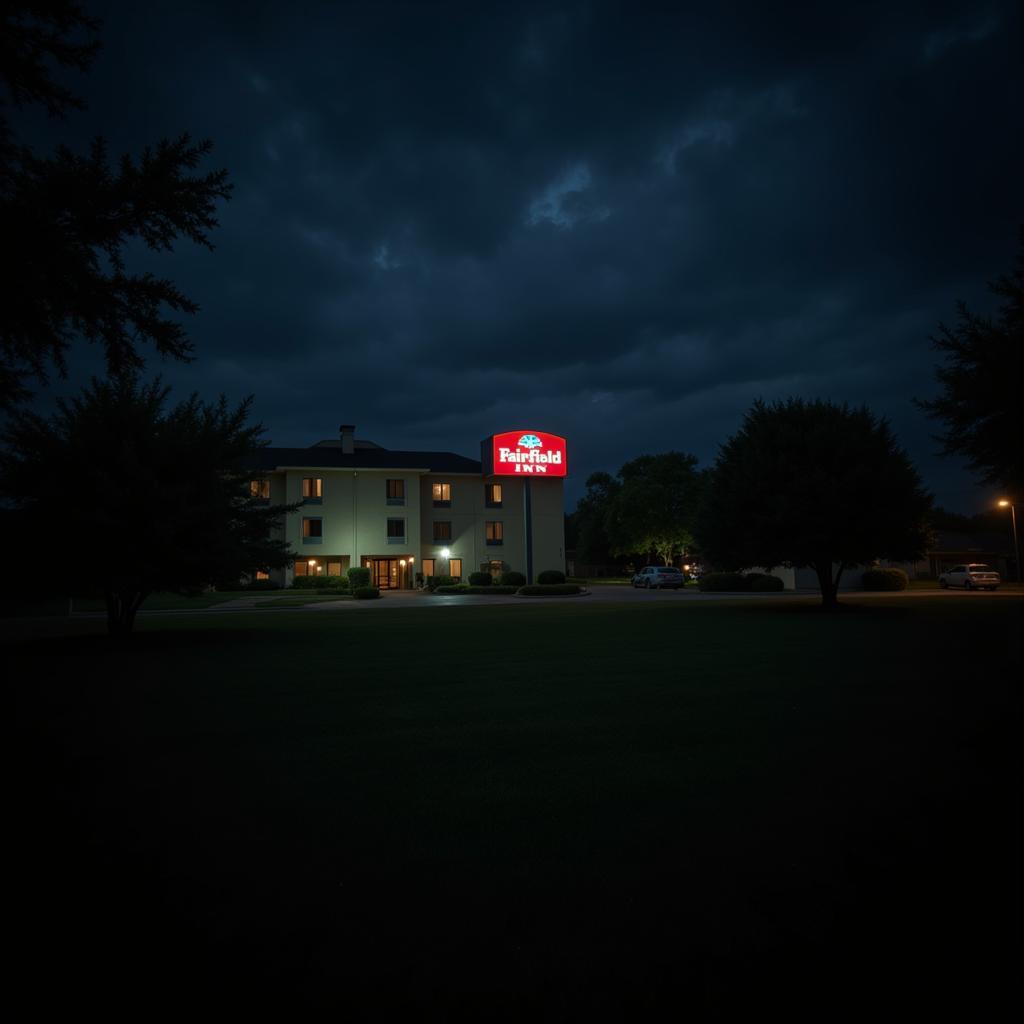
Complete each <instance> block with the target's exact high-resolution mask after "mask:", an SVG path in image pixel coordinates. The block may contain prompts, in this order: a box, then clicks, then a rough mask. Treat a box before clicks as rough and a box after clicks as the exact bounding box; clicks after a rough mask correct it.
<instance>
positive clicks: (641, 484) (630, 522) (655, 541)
mask: <svg viewBox="0 0 1024 1024" xmlns="http://www.w3.org/2000/svg"><path fill="white" fill-rule="evenodd" d="M696 466H697V459H696V457H695V456H693V455H687V454H686V453H685V452H664V453H662V454H661V455H641V456H639V457H638V458H636V459H633V460H632V461H630V462H627V463H626V464H625V465H624V466H623V467H622V468H621V469H620V470H619V474H618V475H619V485H618V487H617V488H616V490H615V494H614V495H613V496H612V497H611V500H610V501H609V504H608V514H607V519H606V529H607V531H608V536H609V539H610V541H611V547H612V551H613V553H615V554H618V555H625V554H629V553H631V552H644V553H648V552H653V553H654V554H655V555H656V556H657V557H658V558H660V559H661V560H662V561H663V562H664V564H665V565H671V564H672V561H673V559H674V558H675V556H676V555H678V554H683V553H684V552H685V551H686V549H687V548H689V547H691V546H692V545H693V528H694V521H695V517H696V514H697V505H698V498H699V494H700V481H701V477H700V474H699V473H698V472H697V469H696Z"/></svg>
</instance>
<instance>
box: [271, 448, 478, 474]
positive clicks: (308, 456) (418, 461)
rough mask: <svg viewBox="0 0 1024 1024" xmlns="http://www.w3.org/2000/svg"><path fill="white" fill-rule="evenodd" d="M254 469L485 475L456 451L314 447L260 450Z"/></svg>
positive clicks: (473, 463) (476, 462)
mask: <svg viewBox="0 0 1024 1024" xmlns="http://www.w3.org/2000/svg"><path fill="white" fill-rule="evenodd" d="M251 465H252V468H253V469H262V470H267V471H270V470H274V469H289V468H292V467H299V466H318V467H321V468H324V469H422V470H424V471H426V472H429V473H475V474H480V473H482V472H483V467H482V466H481V465H480V462H479V461H478V460H477V459H467V458H466V457H465V456H464V455H456V454H455V453H454V452H409V451H388V450H387V449H385V448H364V449H356V451H355V452H353V453H352V454H351V455H345V454H344V453H343V452H342V451H341V449H340V448H334V447H328V446H326V445H314V446H313V447H311V448H261V449H260V450H259V451H258V452H257V453H256V455H255V457H254V459H253V461H252V463H251Z"/></svg>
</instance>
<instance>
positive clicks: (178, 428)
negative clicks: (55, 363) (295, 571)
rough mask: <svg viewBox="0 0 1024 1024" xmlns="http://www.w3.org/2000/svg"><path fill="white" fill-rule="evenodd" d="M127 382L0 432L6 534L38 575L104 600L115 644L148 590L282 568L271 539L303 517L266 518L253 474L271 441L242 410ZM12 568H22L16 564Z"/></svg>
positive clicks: (95, 388) (17, 415) (283, 559)
mask: <svg viewBox="0 0 1024 1024" xmlns="http://www.w3.org/2000/svg"><path fill="white" fill-rule="evenodd" d="M168 393H169V389H168V388H166V387H163V386H161V384H160V383H159V382H156V383H152V384H145V385H143V384H140V383H139V382H138V381H137V380H136V379H135V378H134V377H132V376H130V375H129V376H125V377H122V378H120V379H115V380H111V381H98V380H93V382H92V384H91V386H90V387H89V388H87V389H86V390H85V391H84V392H83V393H82V394H81V395H80V396H79V397H77V398H75V399H74V400H72V401H70V402H64V401H61V402H59V407H58V411H57V412H56V413H55V414H54V415H53V416H52V417H51V418H50V419H44V418H43V417H41V416H39V415H37V414H35V413H32V412H29V411H27V410H16V411H15V412H13V413H12V414H11V416H10V417H9V422H8V424H7V427H6V429H5V430H4V432H3V433H2V434H0V443H2V444H3V446H4V447H3V450H2V451H0V500H3V502H4V503H5V504H6V505H7V506H8V510H7V512H6V515H5V518H6V519H7V521H8V522H7V525H8V529H9V536H11V537H13V538H22V539H21V540H16V543H17V544H18V545H19V547H20V549H22V550H23V549H24V546H25V545H26V544H27V543H28V542H29V541H31V545H32V547H31V563H30V565H28V566H23V568H24V569H25V570H26V571H31V572H32V573H33V574H45V575H46V578H48V579H51V580H60V582H61V584H63V585H65V586H67V587H68V588H69V593H70V592H75V591H77V592H79V593H83V592H85V593H88V592H93V591H99V592H102V593H103V595H104V597H105V598H106V601H107V611H108V625H109V629H110V631H111V632H112V633H126V632H130V631H131V628H132V625H133V623H134V619H135V613H136V612H137V611H138V608H139V606H140V605H141V604H142V602H143V600H144V599H145V597H146V596H147V595H148V594H150V593H152V592H154V591H172V592H176V593H195V592H196V591H197V590H199V589H201V588H202V587H204V586H206V585H210V584H217V583H222V582H224V581H228V580H238V579H240V577H241V576H242V575H243V574H251V573H253V572H255V571H256V570H258V569H261V570H267V569H270V568H276V567H280V566H283V565H286V564H287V563H288V562H289V561H290V557H291V556H290V554H289V552H288V547H287V545H286V543H285V542H284V541H283V540H277V539H273V538H272V536H271V534H272V531H273V530H274V528H276V527H277V526H279V525H280V524H281V522H282V520H283V516H284V515H285V514H286V513H288V512H290V511H292V510H293V509H294V508H296V507H297V506H283V505H279V506H268V505H263V504H261V503H260V502H259V501H258V500H257V499H255V498H253V497H252V495H251V493H250V487H249V481H250V479H251V477H252V476H253V474H251V473H250V472H249V471H248V470H247V468H246V467H247V466H248V465H251V457H252V455H253V453H254V452H255V451H256V450H257V449H258V448H259V447H261V446H262V445H263V444H265V442H263V441H262V440H261V435H262V433H263V428H262V427H261V426H259V425H258V424H256V425H247V424H246V419H247V417H248V411H249V400H246V401H245V402H242V403H241V404H240V405H239V406H238V407H237V408H235V409H231V408H229V407H228V405H227V403H226V400H225V399H224V398H223V397H222V398H221V399H220V400H219V401H218V402H216V403H213V404H207V403H204V402H202V401H200V400H199V399H198V398H197V397H196V396H195V395H193V396H192V397H190V398H188V399H187V400H186V401H183V402H181V403H179V404H178V405H176V406H174V407H173V408H170V409H167V408H165V406H166V404H167V397H168ZM15 561H17V558H16V557H15Z"/></svg>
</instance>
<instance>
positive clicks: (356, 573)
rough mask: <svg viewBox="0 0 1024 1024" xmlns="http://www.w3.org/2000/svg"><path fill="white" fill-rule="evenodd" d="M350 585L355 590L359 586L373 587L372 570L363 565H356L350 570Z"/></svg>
mask: <svg viewBox="0 0 1024 1024" xmlns="http://www.w3.org/2000/svg"><path fill="white" fill-rule="evenodd" d="M348 585H349V586H350V587H351V588H352V589H353V590H355V589H356V588H357V587H360V588H366V587H369V589H371V590H372V589H373V587H370V570H369V569H366V568H363V566H361V565H354V566H352V568H351V569H349V571H348Z"/></svg>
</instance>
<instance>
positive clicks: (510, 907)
mask: <svg viewBox="0 0 1024 1024" xmlns="http://www.w3.org/2000/svg"><path fill="white" fill-rule="evenodd" d="M847 604H848V608H847V610H846V611H845V612H843V613H841V614H836V615H831V616H830V615H822V614H820V613H819V612H818V611H817V610H816V608H815V602H814V601H813V600H808V601H807V602H804V601H802V600H801V599H793V600H787V601H785V602H775V603H768V602H765V603H760V602H747V603H743V604H740V603H738V602H737V603H727V602H716V603H714V604H712V603H708V604H701V605H693V604H688V605H680V604H674V605H668V604H654V603H644V604H640V605H631V606H625V605H623V606H616V605H602V606H586V605H584V604H583V602H574V603H572V604H560V605H558V606H551V605H546V606H545V605H526V606H502V607H493V606H492V607H454V608H447V609H443V610H441V609H435V610H432V611H427V610H425V609H419V608H416V609H408V610H406V609H397V608H390V609H385V608H381V607H377V608H369V607H368V608H359V609H355V608H346V609H343V610H339V612H338V613H337V614H336V615H334V614H331V613H329V612H320V613H316V614H311V613H305V614H304V613H293V612H290V611H286V610H285V611H276V612H273V613H267V614H261V613H259V612H249V613H245V614H238V615H234V614H231V613H222V614H218V615H217V616H210V617H208V618H204V617H191V616H190V617H183V616H167V617H153V616H151V617H147V618H145V619H143V620H142V621H141V622H140V624H139V627H138V629H139V632H138V634H137V636H136V637H135V638H134V642H132V643H131V644H130V645H129V646H128V647H126V648H125V649H122V650H116V649H111V648H110V647H109V646H108V645H107V642H106V640H105V638H104V637H103V636H102V635H101V634H100V633H99V632H98V630H99V629H100V628H101V627H102V623H99V622H89V621H84V620H80V621H73V620H72V621H67V620H58V619H52V620H37V621H35V622H31V623H29V622H26V621H24V620H22V621H21V622H15V621H13V620H6V621H4V622H2V623H0V636H2V637H3V639H4V658H5V664H6V665H7V667H8V669H9V671H8V674H7V678H8V689H9V692H10V693H11V695H12V696H13V697H14V705H15V720H16V728H17V738H18V741H19V743H18V747H17V761H16V763H15V764H16V769H15V776H14V778H15V781H16V782H17V786H16V787H15V788H16V792H17V796H18V798H17V799H16V801H15V806H14V807H13V808H12V811H11V817H12V818H13V821H10V822H9V827H10V836H11V838H10V839H9V841H8V851H9V852H13V854H14V867H13V868H12V869H11V871H12V874H11V876H10V878H11V881H12V887H13V889H14V891H15V893H16V894H17V899H16V900H15V906H14V910H13V920H9V928H10V930H11V934H12V935H14V936H16V937H17V949H18V953H17V955H16V956H15V957H14V962H13V963H12V964H11V965H10V966H11V968H12V970H11V976H12V978H14V979H16V982H15V984H14V986H13V988H14V991H11V992H10V995H11V997H12V999H13V1000H14V1001H18V996H19V995H20V996H25V995H31V998H32V999H33V1005H34V1007H36V1008H37V1010H38V1011H40V1012H45V1010H46V1009H47V1008H51V1007H56V1008H65V1009H66V1008H67V1007H68V1006H70V1005H72V1004H73V1005H75V1006H78V1007H81V1006H100V1005H102V1006H103V1007H104V1009H105V1010H107V1011H108V1012H109V1011H110V1010H112V1009H115V1008H118V1009H121V1010H123V1009H125V1008H127V1007H131V1008H132V1011H133V1012H134V1013H135V1014H136V1015H138V1016H140V1017H143V1018H144V1017H146V1016H149V1015H150V1014H152V1012H153V1011H154V1010H156V1009H157V1008H158V1007H160V1008H163V1007H168V1006H175V1007H187V1006H191V1007H192V1008H193V1009H194V1007H195V1006H196V1005H202V1006H203V1007H204V1009H206V1010H207V1011H209V1010H212V1009H215V1008H219V1009H230V1010H232V1011H234V1012H237V1011H239V1010H241V1009H250V1008H252V1007H256V1006H258V1007H260V1008H262V1009H264V1010H266V1009H269V1008H276V1009H278V1010H280V1009H281V1008H284V1009H286V1010H287V1011H288V1012H289V1013H291V1014H292V1015H294V1014H296V1013H299V1012H302V1011H306V1012H309V1011H311V1010H313V1009H317V1008H324V1007H330V1008H333V1009H341V1010H344V1009H355V1008H357V1007H359V1006H363V1005H364V1004H367V1003H369V1004H371V1005H372V1006H373V1008H374V1013H375V1014H377V1015H379V1014H380V1013H383V1012H384V1011H385V1010H387V1009H397V1010H399V1011H402V1010H404V1011H406V1012H409V1013H416V1014H417V1015H418V1018H420V1019H421V1018H423V1017H424V1016H427V1017H431V1018H433V1017H435V1016H437V1017H441V1016H444V1017H445V1018H446V1019H447V1018H450V1017H452V1016H458V1015H460V1014H463V1013H464V1014H465V1015H467V1016H468V1015H473V1016H474V1017H475V1018H484V1019H494V1018H497V1019H507V1020H533V1019H577V1018H580V1017H584V1016H592V1015H594V1014H602V1015H603V1014H607V1013H615V1014H616V1015H617V1016H621V1017H625V1016H629V1017H640V1019H644V1018H648V1019H649V1018H650V1017H651V1016H654V1015H658V1016H660V1015H662V1014H665V1015H667V1014H668V1013H669V1012H672V1013H673V1014H676V1013H678V1012H679V1011H683V1012H685V1011H686V1010H691V1011H693V1012H694V1013H697V1014H700V1015H703V1016H712V1017H715V1016H726V1015H728V1014H729V1013H731V1012H733V1011H738V1010H740V1009H746V1010H751V1009H753V1010H757V1011H758V1012H762V1013H767V1012H769V1010H770V1009H775V1010H777V1011H779V1012H781V1013H784V1014H786V1015H787V1016H794V1015H803V1014H805V1013H807V1014H809V1013H813V1014H814V1016H815V1018H816V1019H818V1020H821V1019H826V1020H833V1019H837V1018H838V1019H843V1018H844V1017H845V1016H846V1015H847V1014H850V1015H853V1014H855V1013H856V1014H861V1015H863V1014H864V1013H871V1014H872V1015H873V1016H876V1015H877V1014H878V1012H879V1011H880V1010H881V1008H882V1007H884V1008H885V1013H886V1015H887V1016H889V1015H891V1016H905V1015H909V1014H914V1015H915V1016H920V1015H922V1014H925V1013H928V1012H935V1011H937V1010H940V1009H942V1010H946V1011H947V1012H949V1011H955V1010H957V1009H959V1010H961V1012H963V1011H966V1010H967V1009H968V1008H969V1009H970V1012H971V1016H972V1018H975V1019H986V1018H988V1017H990V1016H994V1010H995V1009H996V1007H997V1006H998V1005H999V1002H997V1001H998V1000H999V999H1000V997H1002V996H1004V995H1005V994H1006V992H1007V991H1008V990H1009V984H1010V978H1011V977H1012V976H1013V974H1014V972H1015V970H1016V962H1015V957H1016V953H1017V948H1016V946H1015V935H1016V932H1015V926H1016V921H1017V913H1018V911H1019V904H1017V902H1016V900H1017V896H1016V879H1017V872H1018V864H1017V860H1018V855H1019V841H1018V835H1017V831H1016V828H1017V812H1018V811H1019V789H1018V781H1017V780H1018V774H1019V773H1018V768H1019V764H1018V758H1017V754H1016V747H1017V743H1018V741H1019V732H1018V723H1017V721H1016V714H1017V702H1016V692H1017V690H1016V673H1017V672H1018V671H1019V668H1020V633H1019V627H1020V618H1021V608H1022V606H1024V602H1021V601H1020V600H1017V599H1014V598H999V597H995V596H993V597H991V598H990V597H989V596H988V595H963V596H961V595H946V596H944V597H943V598H942V599H935V598H925V597H922V598H906V597H904V598H902V599H899V600H896V599H874V600H872V601H870V602H868V601H865V602H864V603H863V605H860V606H858V605H857V603H856V600H855V599H847ZM204 990H213V991H214V992H215V993H216V994H215V995H214V996H213V997H210V996H209V995H206V994H204V995H203V996H202V998H201V1001H200V994H201V993H203V992H204ZM65 1001H66V1002H65Z"/></svg>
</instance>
